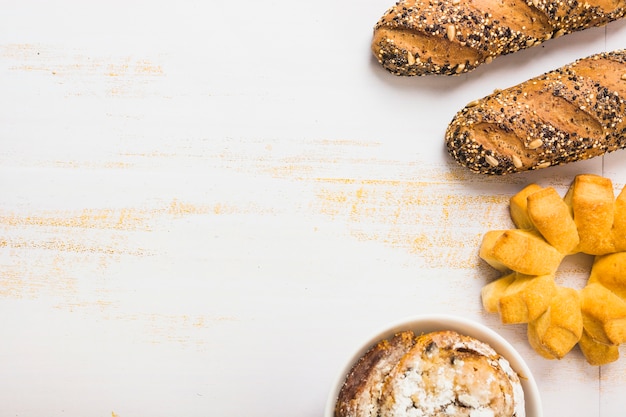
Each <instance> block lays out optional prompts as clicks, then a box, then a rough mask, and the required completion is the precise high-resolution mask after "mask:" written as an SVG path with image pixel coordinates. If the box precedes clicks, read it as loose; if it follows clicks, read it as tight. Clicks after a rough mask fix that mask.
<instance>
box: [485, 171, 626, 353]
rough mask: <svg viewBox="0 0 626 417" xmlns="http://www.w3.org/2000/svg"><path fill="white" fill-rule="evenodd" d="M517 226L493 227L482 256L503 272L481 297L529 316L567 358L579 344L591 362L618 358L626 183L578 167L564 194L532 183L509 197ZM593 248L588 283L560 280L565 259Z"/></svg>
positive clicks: (539, 344)
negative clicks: (619, 185)
mask: <svg viewBox="0 0 626 417" xmlns="http://www.w3.org/2000/svg"><path fill="white" fill-rule="evenodd" d="M510 214H511V219H512V220H513V223H514V224H515V226H516V228H514V229H508V230H492V231H488V232H487V233H486V234H485V235H484V236H483V240H482V243H481V246H480V252H479V255H480V257H481V258H482V259H483V260H485V261H486V262H487V263H488V264H489V265H491V266H492V267H494V268H496V269H497V270H499V271H501V272H502V273H503V275H502V276H501V277H500V278H498V279H496V280H494V281H492V282H490V283H488V284H487V285H485V286H484V287H483V289H482V291H481V297H482V303H483V306H484V308H485V309H486V310H487V311H488V312H492V313H498V314H499V315H500V318H501V320H502V322H503V323H506V324H515V323H517V324H519V323H526V324H527V331H528V341H529V343H530V345H531V346H532V347H533V348H534V349H535V350H536V351H537V352H538V353H539V354H540V355H542V356H543V357H545V358H548V359H561V358H563V357H564V356H565V355H566V354H567V353H568V352H570V351H571V350H572V349H573V348H574V347H575V346H576V345H578V346H579V348H580V350H581V351H582V353H583V355H584V356H585V358H586V360H587V362H589V363H590V364H592V365H603V364H607V363H610V362H613V361H616V360H617V359H618V357H619V345H620V344H622V343H624V342H626V187H624V189H623V190H622V191H621V193H620V194H619V195H618V196H617V198H616V197H615V194H614V189H613V184H612V182H611V180H610V179H608V178H605V177H602V176H598V175H592V174H582V175H578V176H577V177H576V178H575V179H574V181H573V182H572V184H571V186H570V187H569V189H568V190H567V192H566V194H565V196H564V197H561V196H560V195H559V194H558V192H557V191H556V190H555V189H554V188H553V187H541V186H539V185H537V184H530V185H528V186H526V187H525V188H524V189H522V190H521V191H520V192H519V193H517V194H516V195H514V196H513V197H512V198H511V199H510ZM577 253H585V254H588V255H592V256H593V265H592V268H591V271H590V274H589V278H588V280H587V282H586V283H585V285H584V287H582V288H581V289H576V288H571V287H567V286H565V285H557V283H556V281H555V276H556V273H557V269H558V268H559V266H560V264H561V262H562V261H563V259H564V258H565V257H566V256H568V255H572V254H577Z"/></svg>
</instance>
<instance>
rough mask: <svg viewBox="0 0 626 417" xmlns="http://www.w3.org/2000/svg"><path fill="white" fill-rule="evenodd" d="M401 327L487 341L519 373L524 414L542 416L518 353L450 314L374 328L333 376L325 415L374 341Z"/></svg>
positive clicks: (478, 325) (490, 332)
mask: <svg viewBox="0 0 626 417" xmlns="http://www.w3.org/2000/svg"><path fill="white" fill-rule="evenodd" d="M402 330H413V331H416V332H419V333H428V332H432V331H437V330H453V331H456V332H457V333H460V334H464V335H467V336H471V337H474V338H476V339H478V340H481V341H483V342H485V343H487V344H489V345H490V346H491V347H492V348H493V349H494V350H495V351H496V352H498V353H499V354H500V355H502V356H503V357H504V358H506V359H507V360H508V361H509V363H510V365H511V367H512V368H513V370H515V371H516V372H517V374H518V375H519V376H520V381H521V383H522V388H523V390H524V402H525V409H526V416H527V417H543V409H542V405H541V395H540V393H539V389H538V387H537V383H536V381H535V378H534V376H533V374H532V372H531V371H530V368H529V367H528V365H527V363H526V361H525V360H524V358H523V357H522V356H521V355H520V354H519V352H518V351H517V350H516V349H515V348H514V347H513V346H512V345H511V344H510V343H509V342H508V341H507V340H506V339H505V338H504V337H502V336H501V335H500V334H498V333H497V332H496V331H495V330H493V329H491V328H489V327H488V326H486V325H485V324H482V323H479V322H477V321H475V320H472V319H468V318H466V317H461V316H457V315H452V314H421V315H416V316H410V317H405V318H403V319H400V320H397V321H395V322H392V323H390V324H388V325H386V326H384V327H382V328H381V329H379V330H378V331H376V332H375V333H374V334H373V335H372V336H371V337H369V338H368V339H367V340H366V341H365V342H364V343H362V344H361V346H360V347H359V348H358V349H356V350H355V351H354V352H353V353H352V355H350V356H349V357H348V360H346V361H345V364H344V365H343V366H342V368H341V369H340V370H339V372H338V373H337V375H336V376H335V378H334V379H333V384H332V386H331V390H330V392H329V395H328V399H327V402H326V407H325V410H324V417H334V415H335V403H336V401H337V396H338V394H339V390H340V389H341V386H342V385H343V382H344V381H345V378H346V375H347V374H348V372H349V371H350V369H352V366H353V365H354V363H355V362H356V361H357V360H358V359H359V358H360V357H361V356H363V355H364V354H365V352H366V351H367V350H368V349H369V348H371V347H372V346H373V345H374V344H375V343H377V342H378V341H380V340H382V339H386V338H388V337H390V336H393V335H394V334H396V333H398V332H399V331H402Z"/></svg>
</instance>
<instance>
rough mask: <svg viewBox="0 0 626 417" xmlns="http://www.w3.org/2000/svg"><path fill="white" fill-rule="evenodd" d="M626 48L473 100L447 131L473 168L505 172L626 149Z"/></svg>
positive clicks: (451, 148) (456, 154)
mask: <svg viewBox="0 0 626 417" xmlns="http://www.w3.org/2000/svg"><path fill="white" fill-rule="evenodd" d="M625 98H626V50H617V51H613V52H605V53H600V54H596V55H592V56H589V57H587V58H582V59H579V60H577V61H575V62H574V63H571V64H568V65H565V66H563V67H561V68H558V69H556V70H553V71H550V72H547V73H545V74H543V75H541V76H538V77H535V78H532V79H530V80H528V81H525V82H523V83H521V84H518V85H516V86H513V87H510V88H507V89H504V90H499V91H496V92H494V93H493V94H491V95H489V96H486V97H484V98H482V99H479V100H476V101H473V102H471V103H469V104H468V105H466V106H465V107H464V108H463V109H462V110H461V111H459V112H458V113H457V114H456V115H455V116H454V118H453V119H452V121H451V122H450V124H449V125H448V128H447V130H446V133H445V143H446V147H447V150H448V152H449V154H450V155H451V156H452V157H453V158H454V159H455V160H456V161H457V162H458V163H460V164H461V165H463V166H465V167H467V168H469V169H470V170H471V171H474V172H477V173H481V174H489V175H504V174H511V173H516V172H521V171H529V170H535V169H540V168H547V167H549V166H554V165H561V164H565V163H569V162H575V161H580V160H584V159H589V158H593V157H596V156H601V155H603V154H605V153H607V152H612V151H615V150H617V149H623V148H625V147H626V102H625V101H624V99H625Z"/></svg>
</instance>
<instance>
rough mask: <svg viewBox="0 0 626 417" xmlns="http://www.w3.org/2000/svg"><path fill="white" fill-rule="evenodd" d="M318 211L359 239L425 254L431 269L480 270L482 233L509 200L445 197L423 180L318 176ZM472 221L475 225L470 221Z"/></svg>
mask: <svg viewBox="0 0 626 417" xmlns="http://www.w3.org/2000/svg"><path fill="white" fill-rule="evenodd" d="M316 182H317V184H318V185H319V187H318V191H317V202H318V209H319V211H320V212H321V213H323V214H325V215H328V216H331V217H332V218H333V219H335V220H342V219H343V220H344V221H345V222H346V225H347V226H348V227H349V230H350V233H351V234H352V235H353V236H354V237H355V238H357V239H358V240H363V241H379V242H382V243H384V244H385V245H388V246H391V247H397V248H401V249H403V250H406V251H408V252H409V253H414V254H418V255H420V256H422V257H423V258H424V259H425V260H426V261H427V262H428V263H429V264H430V265H433V266H438V267H446V268H450V267H452V268H470V267H475V266H476V264H477V262H478V260H477V257H476V252H475V251H476V248H477V247H478V245H479V243H480V239H481V236H482V235H481V231H482V232H484V230H487V229H488V226H489V225H490V223H489V222H490V218H491V216H492V215H494V214H495V215H496V217H497V213H493V211H494V208H495V209H497V208H500V207H506V204H507V202H508V200H507V198H506V196H502V197H499V196H486V195H476V196H471V195H467V194H466V193H459V194H453V193H451V192H450V191H448V192H446V193H443V192H440V190H441V189H442V187H441V185H440V184H433V183H428V182H420V181H401V180H379V179H363V180H355V179H345V178H318V179H317V180H316ZM468 219H471V221H468Z"/></svg>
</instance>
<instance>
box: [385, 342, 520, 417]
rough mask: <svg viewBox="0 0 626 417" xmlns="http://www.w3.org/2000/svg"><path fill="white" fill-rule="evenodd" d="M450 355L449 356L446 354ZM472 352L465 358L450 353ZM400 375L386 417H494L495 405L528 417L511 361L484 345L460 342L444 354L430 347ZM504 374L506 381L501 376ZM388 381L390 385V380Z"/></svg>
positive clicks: (386, 410) (386, 404)
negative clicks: (507, 391)
mask: <svg viewBox="0 0 626 417" xmlns="http://www.w3.org/2000/svg"><path fill="white" fill-rule="evenodd" d="M445 350H447V351H448V352H447V353H446V352H444V351H445ZM468 350H469V351H472V352H474V353H476V354H475V355H473V356H467V357H466V358H465V359H463V358H462V356H463V355H462V354H459V357H458V358H457V356H456V353H450V351H452V352H455V351H458V352H463V351H468ZM404 367H405V370H404V371H403V372H402V373H401V374H398V375H397V376H396V379H395V380H394V381H390V383H391V384H392V385H393V394H392V395H391V396H389V397H388V398H387V399H386V400H385V401H386V402H385V406H384V408H385V410H384V413H383V414H384V415H393V416H398V417H427V416H432V415H441V413H442V412H443V413H445V415H448V416H469V417H494V416H495V410H494V407H498V406H497V405H495V406H494V404H501V405H500V406H502V404H509V407H511V404H514V405H513V409H514V416H515V417H524V416H525V408H524V393H523V391H522V387H521V384H520V382H519V378H518V377H517V374H516V373H515V372H514V371H513V369H512V368H511V366H510V364H509V362H508V361H507V360H506V359H504V358H502V357H499V355H498V354H497V353H496V352H495V351H494V350H493V349H492V348H491V347H490V346H488V345H486V344H484V343H482V342H479V341H475V342H474V341H465V342H464V341H459V342H455V343H452V344H451V345H449V346H447V347H446V348H445V349H440V348H439V347H438V346H434V347H432V348H429V350H428V351H427V353H426V354H425V355H424V356H419V355H418V356H416V357H415V358H412V360H411V362H410V363H405V364H404ZM498 369H500V370H501V371H503V372H504V373H505V374H506V375H507V376H508V380H507V379H504V378H503V376H502V374H500V377H498V376H497V372H499V371H497V370H498ZM509 381H510V383H511V385H512V386H513V390H512V395H513V398H511V396H510V395H506V394H504V395H503V389H502V386H503V385H502V384H508V383H509ZM388 382H389V381H388Z"/></svg>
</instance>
